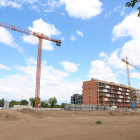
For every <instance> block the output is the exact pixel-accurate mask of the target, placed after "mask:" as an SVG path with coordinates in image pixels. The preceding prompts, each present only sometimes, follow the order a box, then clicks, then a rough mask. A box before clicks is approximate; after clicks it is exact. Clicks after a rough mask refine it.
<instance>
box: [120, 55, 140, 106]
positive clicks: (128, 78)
mask: <svg viewBox="0 0 140 140" xmlns="http://www.w3.org/2000/svg"><path fill="white" fill-rule="evenodd" d="M121 60H122V62H125V63H126V69H127V80H128V87H129V90H130V94H129V96H130V103H131V101H132V91H131V84H130V74H129V65H130V66H132V67H134V68H135V69H137V70H139V71H140V69H139V68H137V67H136V66H134V65H132V64H131V63H129V62H128V58H127V57H126V60H124V59H121ZM136 101H137V97H136ZM136 104H137V103H136ZM137 108H138V105H137Z"/></svg>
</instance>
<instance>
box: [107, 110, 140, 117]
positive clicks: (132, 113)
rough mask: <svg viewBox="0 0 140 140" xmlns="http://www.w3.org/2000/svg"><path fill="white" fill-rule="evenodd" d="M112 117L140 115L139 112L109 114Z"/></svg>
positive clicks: (114, 112) (112, 112)
mask: <svg viewBox="0 0 140 140" xmlns="http://www.w3.org/2000/svg"><path fill="white" fill-rule="evenodd" d="M108 114H109V115H111V116H127V115H140V113H139V112H126V111H110V112H108Z"/></svg>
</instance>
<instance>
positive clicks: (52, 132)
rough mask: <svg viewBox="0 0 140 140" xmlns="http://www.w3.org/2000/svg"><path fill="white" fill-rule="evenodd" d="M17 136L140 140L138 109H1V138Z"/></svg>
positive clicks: (26, 139) (30, 139)
mask: <svg viewBox="0 0 140 140" xmlns="http://www.w3.org/2000/svg"><path fill="white" fill-rule="evenodd" d="M98 120H101V121H102V124H95V122H96V121H98ZM19 139H21V140H132V139H133V140H140V113H137V112H131V113H130V112H116V111H113V112H111V111H40V110H30V109H29V110H26V109H25V110H21V111H12V110H8V111H6V110H0V140H19Z"/></svg>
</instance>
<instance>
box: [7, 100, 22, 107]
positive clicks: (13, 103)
mask: <svg viewBox="0 0 140 140" xmlns="http://www.w3.org/2000/svg"><path fill="white" fill-rule="evenodd" d="M19 104H20V101H15V100H12V101H11V102H9V106H10V107H13V106H14V105H19Z"/></svg>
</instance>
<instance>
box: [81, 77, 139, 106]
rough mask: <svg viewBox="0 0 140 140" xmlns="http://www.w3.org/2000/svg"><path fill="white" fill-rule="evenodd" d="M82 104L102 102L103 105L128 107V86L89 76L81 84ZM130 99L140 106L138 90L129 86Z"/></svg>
mask: <svg viewBox="0 0 140 140" xmlns="http://www.w3.org/2000/svg"><path fill="white" fill-rule="evenodd" d="M82 88H83V90H82V92H83V104H85V105H87V104H94V105H99V104H103V105H105V106H117V107H118V108H123V107H125V108H130V106H131V103H130V88H129V87H128V86H126V85H122V84H120V85H119V84H116V83H114V82H106V81H101V80H98V79H94V78H91V80H89V81H84V82H83V86H82ZM131 90H132V100H133V101H135V103H136V104H135V105H136V106H137V107H140V90H139V89H136V88H133V87H131Z"/></svg>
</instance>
